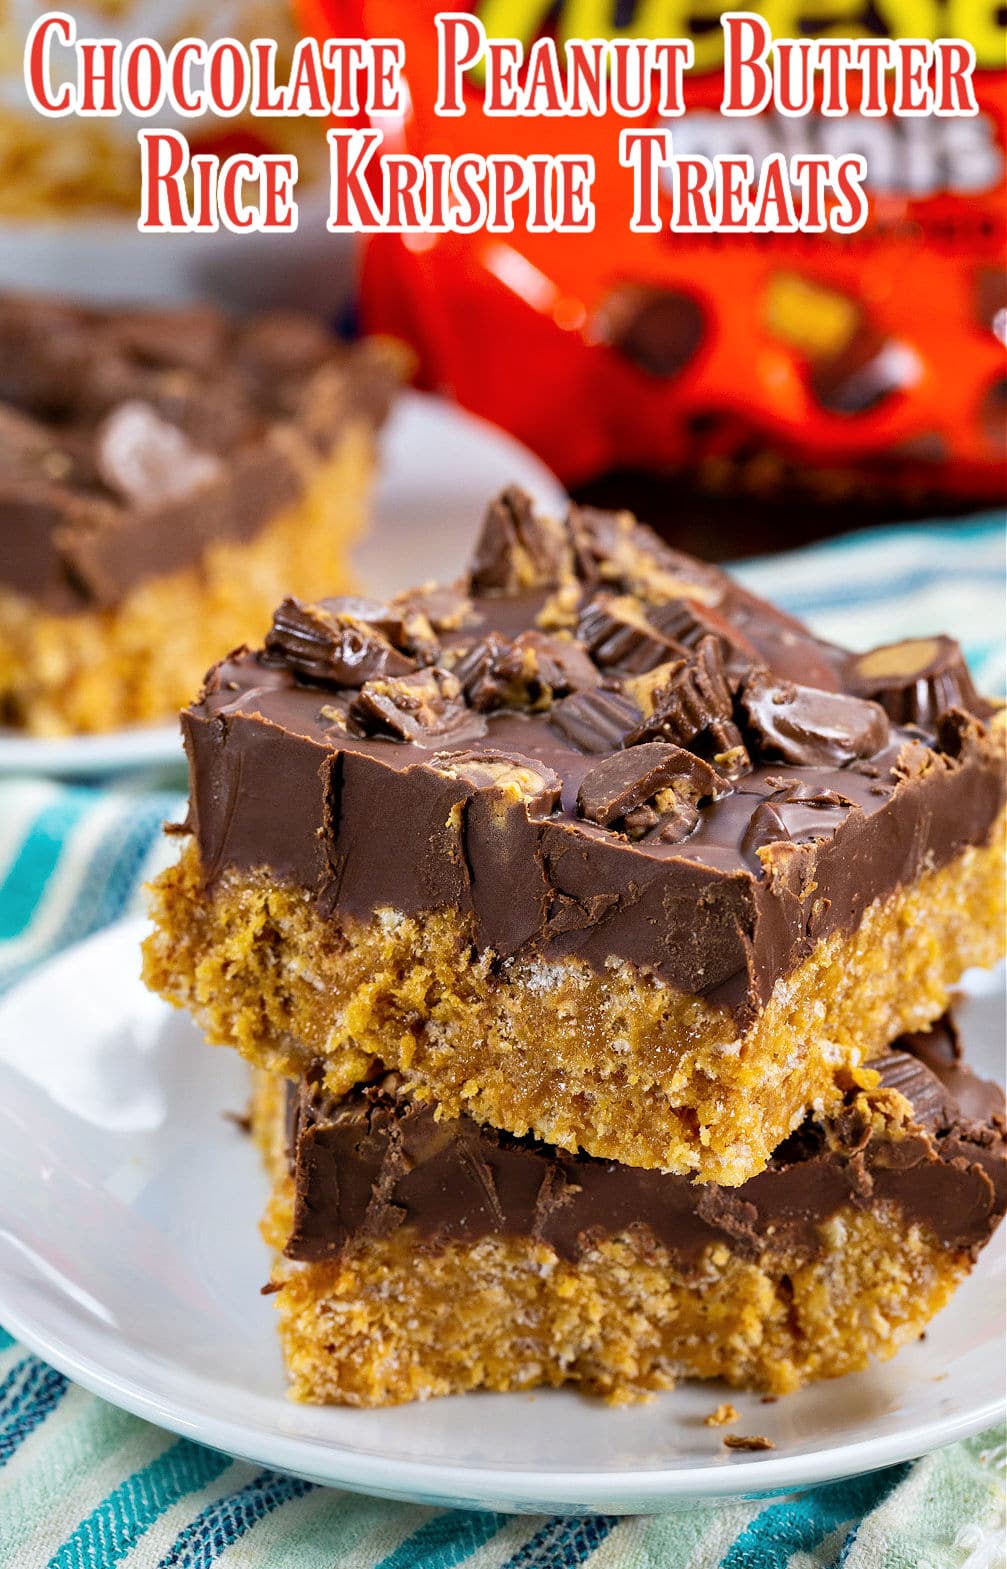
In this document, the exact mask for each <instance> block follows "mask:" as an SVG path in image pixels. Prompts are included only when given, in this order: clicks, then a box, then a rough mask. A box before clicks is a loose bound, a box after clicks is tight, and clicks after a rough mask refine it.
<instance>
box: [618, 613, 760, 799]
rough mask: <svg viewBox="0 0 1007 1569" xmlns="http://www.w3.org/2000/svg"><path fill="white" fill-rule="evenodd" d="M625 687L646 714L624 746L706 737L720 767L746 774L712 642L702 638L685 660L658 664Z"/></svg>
mask: <svg viewBox="0 0 1007 1569" xmlns="http://www.w3.org/2000/svg"><path fill="white" fill-rule="evenodd" d="M624 687H625V690H626V692H627V693H628V694H629V696H630V697H633V698H635V699H636V700H637V701H638V702H639V703H640V705H641V707H642V708H643V711H644V716H645V717H644V719H643V722H642V724H640V725H638V726H637V727H636V729H635V730H633V731H632V732H631V734H630V735H629V736H628V737H627V741H626V744H627V746H635V745H636V744H637V742H639V741H656V740H662V741H672V742H674V743H675V744H676V745H678V746H691V745H692V744H693V743H695V742H696V741H698V740H700V739H701V738H703V737H704V736H708V737H709V738H710V740H711V742H712V743H713V745H714V747H715V748H716V752H717V754H718V755H719V756H720V757H722V758H723V759H724V761H725V765H729V766H731V767H732V768H733V770H734V772H736V773H741V772H744V771H746V770H747V768H748V766H749V764H748V757H747V754H746V752H745V747H744V742H743V741H742V737H741V732H740V731H739V729H738V727H737V725H736V724H735V723H734V719H733V717H732V716H733V713H734V699H733V697H732V695H731V689H730V687H729V685H728V683H727V676H726V673H725V671H724V660H723V656H722V654H721V649H720V643H719V641H718V640H717V638H715V637H712V636H706V637H701V638H700V640H699V642H698V643H697V644H696V648H695V651H694V652H693V654H692V655H691V656H690V657H689V658H688V659H684V660H675V661H672V662H671V663H670V664H668V665H662V666H659V667H658V669H657V670H654V671H651V673H650V674H649V675H646V676H639V677H636V678H634V679H633V680H630V681H626V682H625V683H624Z"/></svg>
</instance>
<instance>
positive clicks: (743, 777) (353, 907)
mask: <svg viewBox="0 0 1007 1569" xmlns="http://www.w3.org/2000/svg"><path fill="white" fill-rule="evenodd" d="M648 626H653V627H655V628H656V629H657V630H656V631H655V633H654V636H653V638H652V637H651V635H650V634H648V632H647V630H646V629H647V627H648ZM665 629H668V630H665ZM665 638H668V639H670V642H671V645H672V646H671V650H670V656H669V657H668V658H666V659H665V658H661V659H660V660H659V662H658V663H657V664H654V663H653V660H654V658H656V657H657V654H658V653H659V652H662V653H663V652H664V651H665V649H664V643H663V641H662V640H663V639H665ZM404 666H405V667H406V671H405V673H402V671H403V667H404ZM864 668H865V660H864V656H853V655H851V654H849V653H847V652H846V651H845V650H843V649H841V648H838V647H836V646H835V645H832V644H828V643H824V642H822V641H821V640H820V639H817V638H815V637H813V636H812V634H811V633H810V632H809V631H807V629H806V628H804V627H802V626H801V624H800V623H799V622H796V621H794V620H793V619H792V618H791V617H789V616H787V615H785V614H783V613H782V612H781V611H778V610H775V609H774V608H773V607H772V606H770V605H767V604H766V603H764V602H763V601H761V600H759V599H756V598H755V597H754V596H753V595H751V594H749V593H747V592H746V591H745V590H744V589H742V588H741V587H739V586H738V585H737V584H735V583H734V582H733V581H732V580H731V579H730V578H729V577H728V576H726V574H724V573H722V572H720V571H717V570H716V569H715V568H712V567H709V566H707V565H705V564H703V563H701V562H698V561H695V560H693V559H692V558H690V557H688V556H684V555H681V554H680V553H678V552H676V551H672V550H670V549H668V548H666V547H665V546H664V545H662V544H661V543H660V542H659V541H658V540H657V539H656V538H655V537H654V536H653V535H651V534H650V533H649V532H648V531H647V530H646V529H644V528H641V527H640V526H639V525H638V524H636V523H635V522H634V521H633V519H631V518H630V517H628V516H627V515H625V514H623V515H614V514H607V513H594V512H588V511H582V510H577V509H575V510H574V511H573V512H571V514H570V516H569V518H568V519H567V520H566V521H565V522H564V523H557V522H555V521H551V520H543V519H539V518H536V517H535V515H534V514H533V512H532V510H531V507H530V504H529V503H528V502H527V498H525V497H523V496H521V495H520V494H519V493H517V492H513V491H509V492H507V493H505V495H504V496H503V497H501V498H500V499H499V500H498V501H497V502H495V503H494V504H493V505H492V506H491V508H490V511H489V513H488V516H487V522H486V527H485V529H484V532H483V535H482V538H481V540H480V542H479V545H478V547H477V551H476V565H475V567H474V568H473V572H472V575H471V578H470V580H469V582H468V583H467V584H463V585H460V586H458V587H456V588H455V589H453V590H433V589H424V590H422V591H415V592H413V593H409V594H405V595H402V596H400V597H399V598H398V599H397V600H395V601H394V602H393V603H391V604H389V605H376V604H370V603H368V602H364V601H359V600H354V601H348V600H345V601H326V602H324V603H323V605H321V606H296V605H294V604H293V603H292V602H290V601H286V602H285V603H284V605H283V606H281V608H280V611H279V612H278V613H277V618H276V622H275V624H274V629H273V632H272V634H271V636H270V638H269V640H268V642H267V648H266V651H265V652H264V653H253V652H250V651H248V650H239V651H238V652H237V653H235V654H232V655H230V656H229V657H228V658H227V659H226V660H224V661H223V662H222V663H221V664H220V665H218V666H217V667H216V669H215V670H214V671H213V672H211V675H210V678H209V680H208V682H207V685H206V688H205V690H204V692H203V694H202V696H201V698H200V699H199V701H198V702H196V703H195V704H193V705H192V707H191V708H190V709H189V710H187V711H186V713H185V714H183V728H184V732H185V738H186V745H187V748H188V752H189V758H190V768H191V781H192V790H191V800H190V812H189V819H188V824H187V827H188V828H189V830H190V831H191V832H192V833H194V834H195V835H196V838H197V840H198V843H199V849H200V853H201V859H202V863H203V868H204V872H205V875H206V878H207V880H208V882H210V883H212V882H213V881H214V879H216V878H217V877H219V875H220V874H221V873H222V872H224V871H225V870H227V869H228V868H236V869H238V870H241V871H253V870H256V869H261V868H268V869H269V870H270V872H271V874H272V875H274V876H275V877H277V878H280V879H284V880H288V881H292V882H294V883H296V884H300V885H302V886H303V887H305V888H306V889H308V890H310V891H311V893H312V894H313V895H314V897H315V900H316V903H317V908H318V910H319V911H320V913H321V914H322V915H323V916H333V917H335V918H337V919H339V918H342V917H350V918H354V919H359V920H367V919H369V918H370V917H371V916H372V915H373V913H374V912H375V911H376V910H378V909H380V908H382V907H391V908H392V909H395V910H398V911H401V912H404V913H406V914H420V913H423V912H426V911H431V910H436V909H441V908H450V909H451V910H453V911H455V912H457V914H458V915H459V918H460V919H461V920H462V921H463V922H465V923H467V925H468V927H469V928H470V931H471V940H472V941H474V942H475V943H476V944H477V945H478V947H479V948H480V949H482V950H492V951H493V952H494V953H495V954H496V955H497V957H498V958H500V959H507V958H509V957H511V956H512V955H522V956H529V957H532V958H536V959H537V958H539V957H544V958H546V959H561V958H564V957H566V956H575V957H577V958H579V959H581V960H583V961H585V962H586V963H588V964H590V965H591V966H593V967H594V968H595V969H597V970H599V971H603V970H604V969H605V967H606V965H607V964H608V963H609V962H610V961H612V960H613V959H614V960H626V961H629V962H631V963H633V964H635V965H637V966H639V967H640V968H641V969H642V970H644V971H648V972H650V973H651V974H653V975H654V976H656V977H657V978H658V979H659V980H661V981H663V982H665V983H667V984H669V985H672V986H674V987H676V988H679V989H681V990H683V991H685V992H689V993H693V994H697V995H701V996H704V997H706V998H708V999H710V1000H711V1001H712V1002H714V1003H716V1004H718V1005H720V1006H723V1007H727V1008H730V1009H731V1010H732V1011H733V1013H734V1016H735V1019H736V1021H737V1023H738V1025H739V1027H744V1026H745V1024H746V1023H747V1022H749V1021H750V1020H751V1018H752V1017H753V1016H754V1014H755V1012H756V1011H757V1009H758V1007H759V1005H760V1004H761V1003H763V1002H764V1001H765V1000H766V999H767V998H768V996H769V994H770V992H771V991H772V988H773V985H774V983H775V982H776V980H777V979H778V978H779V977H780V976H781V975H784V974H787V973H789V971H791V970H792V969H793V968H794V967H795V966H796V965H797V964H799V963H800V961H801V960H802V959H803V958H804V957H805V956H806V955H807V954H808V953H809V952H810V951H811V949H812V948H813V946H814V945H815V943H816V942H818V941H819V940H820V939H821V938H823V937H825V936H827V935H828V934H830V933H832V932H837V931H847V932H848V931H852V930H855V928H856V927H857V925H858V923H859V921H860V919H861V917H862V915H863V912H864V910H865V908H866V907H867V906H868V905H869V904H871V903H872V902H873V901H874V900H875V899H877V898H879V897H885V896H887V895H888V894H889V893H890V892H892V891H893V890H895V889H896V888H897V887H899V886H900V885H902V884H905V883H908V882H912V881H913V880H915V879H916V878H917V877H918V876H920V874H921V873H922V872H923V871H925V870H927V869H929V868H932V867H935V866H940V865H942V864H944V863H946V862H948V861H949V860H951V859H952V858H953V857H954V856H955V855H957V854H958V853H959V852H960V851H961V850H963V849H964V848H965V847H966V846H968V845H981V844H983V843H985V842H986V841H987V839H988V837H989V834H990V831H991V827H992V825H993V823H994V821H995V819H996V816H997V813H998V811H999V809H1000V807H1001V805H1002V803H1003V798H1004V778H1003V766H1002V749H1001V746H1000V744H999V743H998V742H997V741H996V740H995V739H994V737H993V735H992V734H991V733H989V732H988V731H987V729H986V727H985V726H984V725H983V724H982V723H981V722H980V721H979V720H978V719H977V718H975V717H974V716H972V715H970V714H968V713H966V712H964V711H963V710H961V709H951V710H948V712H947V713H941V714H939V715H938V716H937V718H936V720H935V721H934V722H933V723H932V724H930V723H925V722H922V721H918V722H916V723H914V724H913V725H912V726H910V727H908V728H904V727H900V726H899V725H898V723H893V722H892V720H891V719H890V718H889V716H888V714H887V713H886V711H885V708H883V707H882V706H880V704H879V703H877V702H875V701H873V700H872V699H868V698H866V697H865V696H864V695H863V680H864ZM867 668H868V670H869V669H870V666H869V662H868V667H867ZM871 679H873V677H871ZM955 691H956V693H958V694H959V695H960V694H961V683H957V684H956V686H955ZM564 694H565V695H564ZM984 712H988V706H986V707H984ZM452 751H460V752H464V753H466V754H468V755H469V756H470V757H471V756H472V755H475V754H477V755H478V757H479V758H480V759H482V760H483V761H484V762H485V760H486V759H487V758H492V755H493V754H494V753H497V754H500V757H501V759H502V761H503V762H505V764H506V767H507V769H508V770H510V771H511V775H512V784H513V770H514V769H520V768H521V767H522V766H524V767H525V768H526V769H528V770H530V771H531V773H532V774H533V775H535V776H536V777H541V778H547V779H549V780H550V781H552V780H556V781H558V787H556V788H552V787H551V786H550V789H549V791H548V799H549V800H550V801H551V802H552V805H551V808H550V809H549V810H543V809H542V800H543V795H542V791H541V790H539V791H538V792H537V794H535V795H534V798H533V797H532V796H527V797H522V795H521V793H520V792H519V791H518V792H515V790H514V789H513V788H512V787H510V786H506V785H504V784H503V783H501V782H500V781H499V780H498V779H496V778H495V777H494V776H493V772H492V770H491V769H489V770H488V769H487V768H486V767H482V768H480V769H476V770H473V769H471V768H468V769H465V768H458V769H454V770H451V769H446V768H445V766H444V764H445V758H446V757H447V756H448V755H449V754H450V753H451V752H452ZM680 753H684V754H687V756H691V757H692V758H693V759H694V764H693V765H688V766H687V764H686V763H685V762H684V761H683V758H682V757H681V756H678V754H680ZM676 757H677V760H676ZM613 759H615V760H614V761H613ZM687 782H688V787H686V785H687Z"/></svg>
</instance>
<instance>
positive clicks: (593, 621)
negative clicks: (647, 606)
mask: <svg viewBox="0 0 1007 1569" xmlns="http://www.w3.org/2000/svg"><path fill="white" fill-rule="evenodd" d="M577 636H578V638H579V639H580V641H581V642H582V643H584V644H585V645H586V647H587V649H588V652H589V653H590V655H591V658H592V659H593V660H594V662H595V664H597V665H599V666H600V667H601V668H602V669H603V670H612V671H615V672H621V673H623V674H626V675H642V674H644V673H645V672H646V671H648V670H653V669H654V667H655V666H656V665H661V664H666V663H667V662H668V660H670V659H673V658H676V657H678V658H682V657H683V655H684V653H685V650H684V649H683V648H681V647H680V646H679V645H678V643H676V642H675V641H674V639H673V638H671V637H666V636H665V635H664V634H663V633H662V632H660V631H658V630H657V629H656V627H654V626H652V625H651V622H650V620H649V618H648V617H647V616H646V615H644V613H643V610H642V609H641V607H640V602H639V600H637V599H635V598H634V597H633V596H632V595H630V594H622V595H616V594H597V595H596V596H595V597H594V599H592V600H591V602H590V603H589V604H588V605H586V606H585V608H584V610H583V612H582V614H581V618H580V621H579V622H578V625H577Z"/></svg>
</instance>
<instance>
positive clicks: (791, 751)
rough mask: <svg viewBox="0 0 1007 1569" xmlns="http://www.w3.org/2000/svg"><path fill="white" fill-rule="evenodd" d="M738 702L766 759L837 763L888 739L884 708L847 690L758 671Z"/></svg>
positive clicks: (862, 754)
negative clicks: (826, 689) (822, 687)
mask: <svg viewBox="0 0 1007 1569" xmlns="http://www.w3.org/2000/svg"><path fill="white" fill-rule="evenodd" d="M739 701H740V704H741V708H742V711H743V713H744V714H745V717H746V720H747V723H748V726H749V728H750V730H751V731H752V733H753V734H754V735H755V737H756V738H757V741H758V746H759V753H760V755H761V756H763V757H766V758H770V759H772V758H782V760H783V761H784V762H787V763H796V764H798V765H800V764H802V763H806V764H816V763H820V764H823V765H830V764H831V765H832V766H833V767H842V766H843V764H844V763H852V762H853V761H854V759H855V758H858V757H872V756H873V755H874V753H875V752H880V751H881V749H882V747H884V746H885V745H886V744H887V742H888V735H889V725H888V717H887V715H886V714H885V711H884V709H883V708H882V707H881V706H880V705H879V704H878V703H871V702H868V701H866V700H865V699H863V698H859V697H853V696H851V695H850V694H849V693H846V692H823V691H821V690H820V689H819V688H818V687H810V686H798V685H797V683H796V682H793V681H785V682H779V681H774V680H773V678H772V677H771V676H769V675H766V674H765V672H757V673H756V674H754V675H752V676H750V677H749V679H748V680H747V681H746V682H745V684H744V686H743V687H742V689H741V695H740V699H739Z"/></svg>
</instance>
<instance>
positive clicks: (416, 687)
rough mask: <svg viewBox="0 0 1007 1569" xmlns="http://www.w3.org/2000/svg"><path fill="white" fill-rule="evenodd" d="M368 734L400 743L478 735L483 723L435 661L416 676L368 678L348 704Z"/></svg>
mask: <svg viewBox="0 0 1007 1569" xmlns="http://www.w3.org/2000/svg"><path fill="white" fill-rule="evenodd" d="M349 717H350V719H351V720H352V721H353V722H354V723H356V724H357V725H359V727H360V729H361V731H362V732H363V734H364V735H374V736H380V735H384V736H391V737H392V738H393V739H394V740H396V741H422V740H424V739H425V738H427V737H430V738H431V739H436V740H441V739H442V738H443V737H445V736H447V735H451V736H453V737H455V738H457V739H458V740H461V738H462V737H463V736H477V735H482V734H483V733H484V732H485V728H486V727H485V722H484V721H483V720H482V719H481V718H480V717H479V715H478V714H474V713H472V712H471V711H470V710H469V709H468V708H466V706H465V702H464V699H463V696H462V690H461V687H460V686H459V684H458V681H457V680H456V679H455V677H454V676H453V675H451V674H450V673H449V672H448V671H447V670H440V669H438V668H437V666H436V665H434V666H432V667H431V668H430V669H429V670H419V671H417V672H416V674H415V675H407V676H398V677H384V678H380V679H377V680H373V681H366V682H365V683H364V685H363V686H362V687H361V688H360V691H359V692H358V693H357V695H356V697H354V699H353V701H352V703H351V704H350V708H349Z"/></svg>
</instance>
